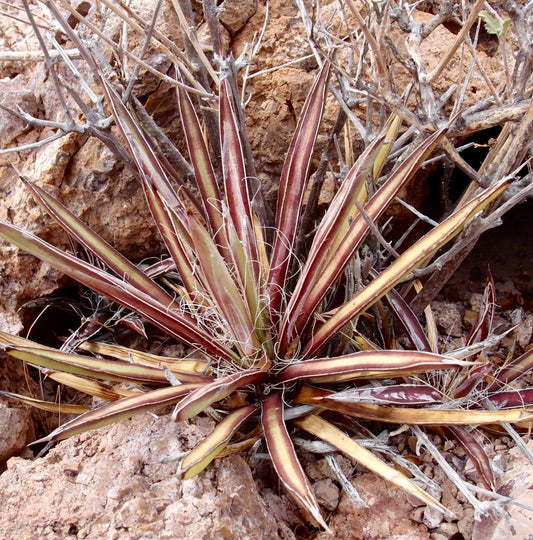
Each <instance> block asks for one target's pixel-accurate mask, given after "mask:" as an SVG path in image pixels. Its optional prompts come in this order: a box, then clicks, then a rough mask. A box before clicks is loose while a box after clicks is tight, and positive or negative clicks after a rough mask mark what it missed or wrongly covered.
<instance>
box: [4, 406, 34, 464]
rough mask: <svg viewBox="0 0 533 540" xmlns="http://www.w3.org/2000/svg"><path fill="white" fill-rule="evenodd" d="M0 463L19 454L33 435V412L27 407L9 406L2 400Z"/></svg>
mask: <svg viewBox="0 0 533 540" xmlns="http://www.w3.org/2000/svg"><path fill="white" fill-rule="evenodd" d="M0 426H2V436H1V437H0V465H1V464H2V463H3V462H4V461H6V460H7V459H9V458H10V457H11V456H13V455H15V454H18V453H19V452H20V451H21V450H22V449H23V448H24V447H25V446H26V444H27V443H28V442H30V440H31V438H32V437H33V426H32V422H31V414H30V412H29V410H28V409H27V408H26V407H20V406H17V407H9V406H7V405H6V404H5V403H2V402H0Z"/></svg>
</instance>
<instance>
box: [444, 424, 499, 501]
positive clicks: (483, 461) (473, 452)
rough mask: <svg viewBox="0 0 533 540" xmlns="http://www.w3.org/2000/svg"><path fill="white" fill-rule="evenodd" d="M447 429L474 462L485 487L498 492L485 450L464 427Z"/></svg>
mask: <svg viewBox="0 0 533 540" xmlns="http://www.w3.org/2000/svg"><path fill="white" fill-rule="evenodd" d="M446 429H447V430H448V431H449V432H450V433H451V434H452V435H453V437H454V439H455V440H456V441H457V442H458V443H459V444H460V445H461V447H462V448H463V450H464V451H465V452H466V454H467V455H468V457H469V458H470V459H471V460H472V463H473V464H474V467H475V468H476V469H477V471H478V473H479V476H480V477H481V481H482V482H483V484H484V485H485V487H486V488H487V489H490V490H492V491H496V479H495V478H494V472H493V470H492V466H491V464H490V459H489V457H488V456H487V454H486V452H485V450H483V447H482V446H481V445H480V444H479V443H478V442H477V441H476V439H474V437H473V436H472V434H471V433H470V432H469V431H467V430H466V429H465V428H464V427H463V426H448V427H447V428H446Z"/></svg>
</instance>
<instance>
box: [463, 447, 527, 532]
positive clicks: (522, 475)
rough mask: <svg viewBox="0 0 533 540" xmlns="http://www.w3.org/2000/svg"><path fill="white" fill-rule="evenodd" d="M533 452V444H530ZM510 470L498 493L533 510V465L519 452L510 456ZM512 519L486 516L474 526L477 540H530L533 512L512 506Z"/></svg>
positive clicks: (509, 454)
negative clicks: (501, 539)
mask: <svg viewBox="0 0 533 540" xmlns="http://www.w3.org/2000/svg"><path fill="white" fill-rule="evenodd" d="M527 447H528V448H529V451H530V452H533V441H529V443H528V444H527ZM508 459H509V463H508V467H507V470H506V471H505V472H504V474H503V477H502V479H501V481H500V483H499V486H498V493H501V494H502V495H506V496H508V497H512V498H513V499H514V500H515V501H516V502H517V503H518V504H521V505H526V506H527V507H529V508H532V507H533V490H532V488H533V468H532V467H531V462H530V461H529V459H528V458H527V457H526V456H525V455H524V453H523V452H522V451H521V450H520V449H519V448H516V447H515V448H512V449H511V450H509V452H508ZM508 510H509V516H508V517H505V516H495V515H488V516H487V515H484V516H481V519H480V520H479V521H476V522H475V523H474V529H473V534H472V538H473V539H474V540H498V539H500V538H506V539H509V540H511V539H512V540H529V539H530V538H531V531H533V512H531V511H530V510H528V509H527V508H524V507H522V506H518V505H515V504H511V505H509V507H508Z"/></svg>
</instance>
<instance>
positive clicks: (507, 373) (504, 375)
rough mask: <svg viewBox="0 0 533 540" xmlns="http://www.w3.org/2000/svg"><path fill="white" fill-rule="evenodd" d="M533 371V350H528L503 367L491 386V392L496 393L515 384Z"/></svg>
mask: <svg viewBox="0 0 533 540" xmlns="http://www.w3.org/2000/svg"><path fill="white" fill-rule="evenodd" d="M532 369H533V348H531V349H529V350H527V351H526V352H525V353H524V354H522V355H520V356H519V357H518V358H515V359H514V360H512V361H511V362H509V363H508V364H507V365H506V366H504V367H502V368H501V369H500V370H499V371H498V372H497V373H496V377H495V379H494V381H493V382H492V384H491V385H490V386H489V388H488V390H489V391H494V390H497V389H499V388H502V387H503V386H505V385H507V384H509V383H511V382H513V381H514V380H516V379H517V378H518V377H520V376H522V375H525V374H526V373H529V372H530V371H531V370H532Z"/></svg>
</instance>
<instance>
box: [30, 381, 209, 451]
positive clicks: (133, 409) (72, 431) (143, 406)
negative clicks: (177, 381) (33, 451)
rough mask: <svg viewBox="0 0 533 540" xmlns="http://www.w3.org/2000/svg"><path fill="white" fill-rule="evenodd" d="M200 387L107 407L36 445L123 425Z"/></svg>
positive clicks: (170, 390) (173, 389) (163, 391)
mask: <svg viewBox="0 0 533 540" xmlns="http://www.w3.org/2000/svg"><path fill="white" fill-rule="evenodd" d="M199 386H200V385H199V384H181V385H179V386H167V387H165V388H158V389H157V390H151V391H149V392H144V393H142V394H138V395H135V396H129V397H125V398H122V399H119V400H117V401H113V402H111V403H107V404H106V405H102V406H101V407H98V408H97V409H91V410H90V411H88V412H85V413H83V414H82V415H80V416H78V417H77V418H74V419H73V420H70V421H69V422H66V423H65V424H63V425H62V426H60V427H58V428H57V429H55V430H54V431H52V433H50V434H49V435H47V436H46V437H43V438H42V439H39V440H38V441H35V443H41V442H47V441H59V440H62V439H66V438H67V437H71V436H72V435H77V434H78V433H83V432H84V431H90V430H93V429H97V428H100V427H103V426H107V425H109V424H112V423H114V422H119V421H120V420H125V419H126V418H131V417H132V416H134V415H136V414H139V413H142V412H145V411H151V410H154V409H159V408H161V407H166V406H167V405H173V404H174V403H176V402H177V401H179V400H181V399H183V396H186V395H187V394H189V393H190V392H192V391H194V390H195V389H197V388H198V387H199Z"/></svg>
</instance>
